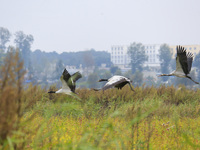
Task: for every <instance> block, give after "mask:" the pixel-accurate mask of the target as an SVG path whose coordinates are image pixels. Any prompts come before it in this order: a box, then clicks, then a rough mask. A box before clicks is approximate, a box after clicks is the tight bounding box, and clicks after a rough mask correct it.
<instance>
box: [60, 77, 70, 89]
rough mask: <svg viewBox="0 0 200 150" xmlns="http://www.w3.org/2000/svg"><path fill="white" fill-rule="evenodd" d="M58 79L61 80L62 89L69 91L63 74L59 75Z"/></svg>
mask: <svg viewBox="0 0 200 150" xmlns="http://www.w3.org/2000/svg"><path fill="white" fill-rule="evenodd" d="M60 81H61V82H62V90H66V91H71V90H70V88H69V86H68V85H67V82H66V81H65V79H64V75H62V76H61V77H60Z"/></svg>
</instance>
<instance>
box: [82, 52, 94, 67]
mask: <svg viewBox="0 0 200 150" xmlns="http://www.w3.org/2000/svg"><path fill="white" fill-rule="evenodd" d="M83 61H84V63H83V65H84V66H85V67H87V68H90V67H92V66H94V65H95V64H94V58H93V56H92V54H91V53H90V52H86V53H84V55H83Z"/></svg>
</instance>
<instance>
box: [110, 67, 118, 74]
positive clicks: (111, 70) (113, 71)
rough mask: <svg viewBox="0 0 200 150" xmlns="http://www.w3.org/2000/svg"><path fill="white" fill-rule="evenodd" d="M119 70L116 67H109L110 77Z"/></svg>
mask: <svg viewBox="0 0 200 150" xmlns="http://www.w3.org/2000/svg"><path fill="white" fill-rule="evenodd" d="M119 69H120V68H119V67H117V66H111V67H110V72H111V73H112V75H114V74H115V73H116V71H117V70H119Z"/></svg>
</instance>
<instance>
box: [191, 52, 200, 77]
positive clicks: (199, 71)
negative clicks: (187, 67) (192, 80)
mask: <svg viewBox="0 0 200 150" xmlns="http://www.w3.org/2000/svg"><path fill="white" fill-rule="evenodd" d="M193 66H194V67H196V68H197V80H198V81H200V53H198V54H197V55H196V56H195V59H194V63H193Z"/></svg>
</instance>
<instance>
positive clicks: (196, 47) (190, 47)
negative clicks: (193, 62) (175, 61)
mask: <svg viewBox="0 0 200 150" xmlns="http://www.w3.org/2000/svg"><path fill="white" fill-rule="evenodd" d="M176 46H177V45H171V46H169V47H170V50H171V52H172V54H173V58H175V57H176ZM181 46H183V47H185V49H186V50H187V51H188V52H191V53H193V54H194V56H196V55H197V54H198V53H199V52H200V45H197V44H194V45H181Z"/></svg>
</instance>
